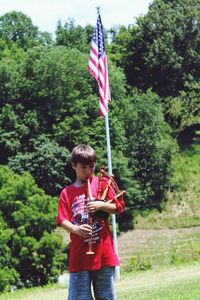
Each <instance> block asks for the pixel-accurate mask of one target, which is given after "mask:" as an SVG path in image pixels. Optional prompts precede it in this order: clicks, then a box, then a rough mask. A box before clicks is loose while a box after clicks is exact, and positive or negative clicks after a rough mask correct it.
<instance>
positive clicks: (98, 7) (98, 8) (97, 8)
mask: <svg viewBox="0 0 200 300" xmlns="http://www.w3.org/2000/svg"><path fill="white" fill-rule="evenodd" d="M96 10H97V15H100V6H97V7H96Z"/></svg>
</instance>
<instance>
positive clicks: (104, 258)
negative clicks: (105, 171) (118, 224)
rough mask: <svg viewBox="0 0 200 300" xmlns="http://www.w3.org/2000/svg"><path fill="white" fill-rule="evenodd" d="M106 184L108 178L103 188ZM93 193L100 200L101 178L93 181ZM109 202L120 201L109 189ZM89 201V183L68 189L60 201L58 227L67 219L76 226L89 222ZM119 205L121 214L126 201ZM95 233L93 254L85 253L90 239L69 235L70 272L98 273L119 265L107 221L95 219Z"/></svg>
mask: <svg viewBox="0 0 200 300" xmlns="http://www.w3.org/2000/svg"><path fill="white" fill-rule="evenodd" d="M106 181H107V179H105V180H104V182H103V185H106ZM91 190H92V195H93V197H94V198H95V197H97V193H98V177H92V178H91ZM106 199H108V200H109V199H112V200H113V202H114V203H115V202H116V203H117V201H118V200H116V198H115V193H114V191H113V189H112V188H109V191H108V194H107V197H106ZM88 201H89V199H88V196H87V184H85V185H83V186H81V187H75V186H73V185H70V186H68V187H65V188H64V189H63V190H62V192H61V194H60V198H59V203H58V215H57V219H56V223H57V225H61V223H62V222H63V221H65V220H68V221H70V222H71V223H73V224H76V225H81V224H86V223H88V217H89V216H88V212H87V209H86V204H87V203H88ZM116 206H117V210H118V211H119V212H121V211H122V210H123V208H124V203H123V201H121V203H120V204H119V203H118V204H117V205H116ZM92 231H93V233H92V250H93V251H94V254H93V255H88V254H86V252H87V251H88V242H89V239H88V238H83V237H81V236H78V235H76V234H73V233H71V234H70V238H71V244H70V255H69V271H70V272H79V271H86V270H99V269H101V268H102V267H105V266H116V265H118V258H117V255H116V253H115V251H114V246H113V239H112V235H111V232H110V228H109V222H108V220H103V219H102V218H100V217H97V218H93V224H92Z"/></svg>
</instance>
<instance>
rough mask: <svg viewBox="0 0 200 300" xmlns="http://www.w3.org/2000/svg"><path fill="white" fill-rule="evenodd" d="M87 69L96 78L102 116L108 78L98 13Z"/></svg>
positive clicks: (105, 104) (101, 27) (104, 108)
mask: <svg viewBox="0 0 200 300" xmlns="http://www.w3.org/2000/svg"><path fill="white" fill-rule="evenodd" d="M88 70H89V72H90V74H91V75H92V76H93V77H94V78H95V79H96V80H97V82H98V87H99V113H100V116H102V117H104V116H105V115H106V114H107V113H108V101H110V86H109V79H108V66H107V58H106V50H105V44H104V36H103V26H102V22H101V17H100V15H98V18H97V25H96V28H95V30H94V33H93V37H92V42H91V49H90V57H89V65H88Z"/></svg>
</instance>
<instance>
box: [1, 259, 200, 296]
mask: <svg viewBox="0 0 200 300" xmlns="http://www.w3.org/2000/svg"><path fill="white" fill-rule="evenodd" d="M115 285H116V290H117V295H118V300H136V299H137V300H199V299H200V264H197V265H190V266H181V267H171V268H169V269H163V270H159V271H146V272H137V273H129V274H122V275H121V280H120V281H116V283H115ZM0 299H1V300H13V299H16V300H47V299H49V300H66V299H67V287H65V286H58V285H57V286H51V287H46V288H35V289H31V290H24V291H18V292H13V293H12V294H8V295H1V296H0Z"/></svg>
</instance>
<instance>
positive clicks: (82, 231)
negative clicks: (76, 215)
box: [74, 224, 92, 237]
mask: <svg viewBox="0 0 200 300" xmlns="http://www.w3.org/2000/svg"><path fill="white" fill-rule="evenodd" d="M74 233H75V234H77V235H79V236H82V237H91V235H92V226H90V225H89V224H82V225H79V226H76V227H75V229H74Z"/></svg>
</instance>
